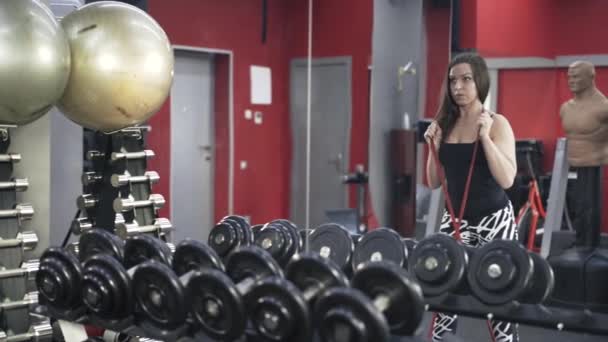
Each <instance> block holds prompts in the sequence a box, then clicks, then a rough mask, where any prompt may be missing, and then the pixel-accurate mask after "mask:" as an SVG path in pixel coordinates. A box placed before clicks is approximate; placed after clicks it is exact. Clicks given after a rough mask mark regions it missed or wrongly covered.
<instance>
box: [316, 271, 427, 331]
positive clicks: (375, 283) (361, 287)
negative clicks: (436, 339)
mask: <svg viewBox="0 0 608 342" xmlns="http://www.w3.org/2000/svg"><path fill="white" fill-rule="evenodd" d="M351 285H352V288H347V287H336V288H332V289H329V290H328V291H326V292H324V293H323V294H321V295H320V296H319V298H318V299H317V302H316V304H315V307H314V317H315V323H316V326H317V327H318V330H319V334H320V337H321V339H322V340H323V341H388V340H389V338H390V334H391V333H392V334H395V335H401V336H409V335H413V334H415V333H416V332H417V330H418V328H419V326H420V322H421V321H422V317H423V314H424V302H423V296H422V290H421V288H420V286H419V285H418V284H417V282H416V281H415V280H414V279H412V278H411V277H410V276H409V274H408V273H407V271H406V270H404V269H403V268H401V267H399V266H397V265H395V264H393V263H390V262H367V263H364V264H362V265H360V266H359V267H358V268H357V270H356V271H355V274H354V275H353V278H352V279H351Z"/></svg>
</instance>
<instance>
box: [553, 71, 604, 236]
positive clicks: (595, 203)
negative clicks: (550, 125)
mask: <svg viewBox="0 0 608 342" xmlns="http://www.w3.org/2000/svg"><path fill="white" fill-rule="evenodd" d="M568 87H569V88H570V91H571V92H572V94H573V98H572V99H570V100H568V101H566V102H565V103H563V104H562V106H561V108H560V116H561V120H562V126H563V128H564V131H565V132H566V137H567V138H568V162H569V163H570V166H572V167H573V169H574V170H575V171H576V172H577V181H576V194H575V198H576V199H575V203H576V208H575V212H576V219H575V221H574V228H575V229H576V242H577V245H579V246H580V245H589V244H590V245H596V244H597V243H598V241H599V239H598V238H597V237H599V235H598V230H599V229H600V227H599V225H600V223H601V220H600V213H601V210H602V207H601V194H602V188H601V186H602V182H601V179H602V172H601V166H602V165H603V164H606V163H608V99H606V97H605V96H604V94H602V93H601V92H600V91H599V90H598V89H597V88H596V87H595V68H594V67H593V64H591V63H589V62H586V61H577V62H574V63H572V64H571V65H570V67H569V68H568Z"/></svg>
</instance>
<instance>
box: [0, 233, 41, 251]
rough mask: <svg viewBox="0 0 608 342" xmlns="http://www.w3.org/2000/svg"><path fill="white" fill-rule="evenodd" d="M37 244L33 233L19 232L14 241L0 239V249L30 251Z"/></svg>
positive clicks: (36, 237)
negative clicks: (19, 248) (18, 248)
mask: <svg viewBox="0 0 608 342" xmlns="http://www.w3.org/2000/svg"><path fill="white" fill-rule="evenodd" d="M37 244H38V236H37V235H36V233H34V232H20V233H18V234H17V237H16V238H14V239H0V249H4V248H15V247H21V248H23V250H24V251H31V250H32V249H34V248H36V245H37Z"/></svg>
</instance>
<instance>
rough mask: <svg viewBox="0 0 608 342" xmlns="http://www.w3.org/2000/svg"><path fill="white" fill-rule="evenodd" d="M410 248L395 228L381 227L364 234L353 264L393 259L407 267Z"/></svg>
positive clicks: (359, 242) (354, 266) (354, 267)
mask: <svg viewBox="0 0 608 342" xmlns="http://www.w3.org/2000/svg"><path fill="white" fill-rule="evenodd" d="M408 256H409V250H408V247H407V244H406V243H405V241H404V239H402V238H401V236H400V235H399V233H397V232H396V231H395V230H394V229H390V228H385V227H380V228H376V229H374V230H372V231H370V232H368V233H366V234H365V235H363V236H362V237H361V238H360V239H359V241H358V243H357V245H356V246H355V251H354V253H353V261H352V264H353V265H352V266H353V269H356V268H357V266H358V265H359V264H362V263H364V262H367V261H384V260H386V261H391V262H394V263H395V264H397V265H399V266H400V267H404V268H407V260H408Z"/></svg>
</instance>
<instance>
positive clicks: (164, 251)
mask: <svg viewBox="0 0 608 342" xmlns="http://www.w3.org/2000/svg"><path fill="white" fill-rule="evenodd" d="M172 258H173V253H172V252H171V247H170V246H169V244H167V243H166V242H164V241H162V240H160V239H158V238H156V237H153V236H151V235H148V234H139V235H133V236H130V237H129V238H128V239H126V240H125V246H124V261H123V264H124V266H125V267H126V268H127V269H129V268H132V267H133V266H136V265H139V264H141V263H143V262H144V261H148V260H154V261H157V262H159V263H161V264H164V265H167V266H170V265H172Z"/></svg>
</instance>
